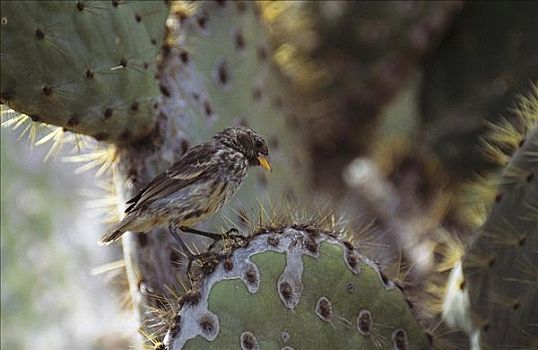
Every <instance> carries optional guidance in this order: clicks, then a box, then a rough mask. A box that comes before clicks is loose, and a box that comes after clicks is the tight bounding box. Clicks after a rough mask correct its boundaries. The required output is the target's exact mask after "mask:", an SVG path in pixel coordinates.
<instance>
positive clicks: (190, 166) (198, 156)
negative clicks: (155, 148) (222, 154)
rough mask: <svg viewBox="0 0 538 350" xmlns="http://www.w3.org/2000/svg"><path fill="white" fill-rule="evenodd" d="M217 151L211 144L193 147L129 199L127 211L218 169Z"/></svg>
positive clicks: (177, 189)
mask: <svg viewBox="0 0 538 350" xmlns="http://www.w3.org/2000/svg"><path fill="white" fill-rule="evenodd" d="M215 152H216V150H215V147H214V146H213V145H211V144H202V145H199V146H195V147H193V148H191V149H190V150H188V151H187V152H186V153H185V154H184V155H183V157H181V159H179V160H178V161H177V162H176V163H174V165H172V166H171V167H170V168H169V169H168V170H166V171H164V172H162V173H161V174H159V175H158V176H156V177H155V178H154V179H153V180H152V181H151V182H150V183H149V184H148V185H147V186H146V187H144V188H143V189H142V190H140V192H139V193H138V194H137V195H136V196H135V197H133V198H131V199H130V200H129V201H127V204H130V206H129V207H128V208H127V209H126V210H125V212H126V213H129V212H131V211H133V210H135V209H138V208H139V207H140V206H141V205H147V204H149V203H152V202H153V201H155V200H156V199H159V198H163V197H166V196H167V195H169V194H171V193H173V192H176V191H179V190H181V189H183V188H185V187H186V186H188V185H190V184H192V183H194V182H196V181H199V180H202V179H203V178H205V176H206V175H207V174H210V173H212V172H214V171H216V167H217V166H218V164H217V161H216V159H215V158H214V157H213V155H214V154H215Z"/></svg>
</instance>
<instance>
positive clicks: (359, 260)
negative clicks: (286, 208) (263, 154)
mask: <svg viewBox="0 0 538 350" xmlns="http://www.w3.org/2000/svg"><path fill="white" fill-rule="evenodd" d="M201 271H202V278H201V279H200V280H198V281H197V282H196V284H195V285H194V287H193V290H192V291H190V292H189V293H187V294H186V295H185V296H184V297H183V298H182V299H181V300H180V302H179V304H180V305H181V309H180V311H179V313H178V314H177V315H171V318H172V321H171V324H172V326H171V328H170V330H169V331H168V334H167V336H166V337H165V341H164V343H165V345H166V346H167V347H168V349H170V350H178V349H232V348H241V349H260V348H268V349H314V348H316V349H321V348H337V349H348V348H361V349H380V348H394V349H428V348H429V347H430V343H429V342H430V340H429V338H428V336H427V334H426V333H425V332H424V330H423V329H422V327H421V326H420V324H419V323H418V322H417V320H416V319H415V317H414V316H413V314H412V312H411V310H410V308H409V305H408V303H407V302H406V299H405V297H404V296H403V294H402V293H401V291H400V289H399V288H398V287H397V286H396V284H394V283H393V282H392V281H390V280H388V279H387V278H386V277H385V276H384V275H383V274H382V273H381V272H380V270H379V268H378V266H377V265H376V264H375V263H373V262H372V261H370V260H369V259H367V258H366V257H364V256H363V255H362V254H361V253H360V252H359V250H357V249H355V248H354V247H353V246H352V245H351V244H349V243H346V242H344V241H342V240H341V239H340V238H339V236H338V235H337V234H335V233H334V232H331V231H325V230H322V229H319V228H317V227H315V226H309V225H284V226H281V227H274V226H273V227H265V228H261V229H259V230H257V232H256V233H254V234H253V235H252V236H251V237H248V238H245V240H244V241H242V242H235V243H234V244H233V245H232V246H231V247H227V248H226V247H225V249H224V250H223V251H222V252H220V253H208V254H206V255H205V256H204V257H203V258H202V261H201Z"/></svg>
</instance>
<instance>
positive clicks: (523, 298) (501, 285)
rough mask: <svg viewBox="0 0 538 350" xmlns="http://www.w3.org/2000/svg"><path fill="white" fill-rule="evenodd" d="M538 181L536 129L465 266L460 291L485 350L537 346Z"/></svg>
mask: <svg viewBox="0 0 538 350" xmlns="http://www.w3.org/2000/svg"><path fill="white" fill-rule="evenodd" d="M537 106H538V105H537ZM537 119H538V118H537ZM537 178H538V127H536V126H535V127H534V129H533V130H532V129H531V131H530V132H529V133H528V134H527V137H526V138H524V139H523V140H521V142H520V148H519V149H518V150H517V151H516V153H515V154H514V155H513V157H512V159H511V160H510V162H509V164H508V165H507V166H506V168H505V169H504V172H503V176H502V179H501V185H500V187H499V189H498V194H497V196H496V203H495V206H494V207H493V209H492V211H491V213H490V215H489V217H488V219H487V221H486V222H485V224H484V225H483V226H482V228H481V229H480V231H479V234H478V236H477V238H476V240H475V241H474V242H473V244H472V245H471V247H470V249H469V251H468V252H466V254H465V257H464V260H463V273H464V277H465V279H464V281H463V282H462V283H461V284H460V288H462V289H464V290H466V291H467V292H468V295H469V300H470V306H471V319H472V321H473V324H474V326H475V328H476V329H477V330H478V331H479V333H480V343H481V344H482V346H483V347H484V348H488V349H489V348H491V349H508V348H509V349H531V348H533V349H535V348H536V347H537V346H538V337H537V328H536V326H537V325H538V278H537V276H538V273H537V266H538V254H537V247H538V179H537Z"/></svg>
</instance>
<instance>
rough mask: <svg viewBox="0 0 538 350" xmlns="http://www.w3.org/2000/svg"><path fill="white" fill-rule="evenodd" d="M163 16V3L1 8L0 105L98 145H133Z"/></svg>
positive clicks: (154, 85) (145, 122)
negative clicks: (63, 129) (87, 137)
mask: <svg viewBox="0 0 538 350" xmlns="http://www.w3.org/2000/svg"><path fill="white" fill-rule="evenodd" d="M168 13H169V6H168V5H166V4H165V2H164V1H158V2H153V1H148V2H123V1H106V2H104V1H103V2H90V1H6V2H2V23H1V26H0V28H1V33H2V43H1V52H2V65H1V68H2V69H1V75H2V82H1V101H2V103H4V104H6V105H8V106H9V107H10V108H12V109H14V110H16V111H18V112H21V113H24V114H26V115H29V116H30V117H31V118H32V119H33V120H34V121H40V122H44V123H47V124H53V125H58V126H61V127H64V128H65V129H67V130H72V131H75V132H77V133H81V134H86V135H91V136H93V137H95V138H96V139H97V140H107V141H110V142H114V143H127V142H132V141H134V140H137V139H140V138H141V137H143V136H145V135H146V134H148V132H149V131H150V130H151V129H152V127H153V125H154V122H155V111H156V109H157V108H158V103H159V95H160V92H159V85H158V81H157V80H156V79H155V74H156V72H157V61H156V59H157V55H158V53H159V52H160V49H161V45H162V42H163V40H164V37H165V21H166V18H167V17H168Z"/></svg>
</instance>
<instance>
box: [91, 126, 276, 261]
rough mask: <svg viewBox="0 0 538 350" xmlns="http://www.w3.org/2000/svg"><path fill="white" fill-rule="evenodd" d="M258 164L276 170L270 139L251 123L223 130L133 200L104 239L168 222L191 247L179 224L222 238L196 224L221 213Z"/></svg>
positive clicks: (110, 240)
mask: <svg viewBox="0 0 538 350" xmlns="http://www.w3.org/2000/svg"><path fill="white" fill-rule="evenodd" d="M252 166H260V167H262V168H263V169H265V170H268V171H271V163H270V161H269V151H268V148H267V143H266V142H265V140H264V139H263V138H262V137H261V136H260V135H259V134H257V133H256V132H255V131H254V130H252V129H250V128H248V127H245V126H233V127H229V128H226V129H224V130H222V131H220V132H219V133H217V134H216V135H215V136H213V137H212V138H211V139H209V140H208V141H206V142H204V143H202V144H199V145H197V146H194V147H192V148H190V149H188V150H187V151H186V152H185V153H184V154H183V155H182V156H181V158H180V159H179V160H178V161H177V162H175V163H174V164H173V165H172V166H170V168H168V169H167V170H166V171H164V172H162V173H160V174H159V175H157V176H156V177H155V178H154V179H153V180H151V181H150V182H149V183H148V184H147V185H146V186H145V187H144V188H142V189H141V190H140V191H139V192H138V194H137V195H136V196H134V197H133V198H131V199H130V200H128V201H127V202H126V204H127V205H128V207H127V209H126V210H125V214H126V215H125V217H124V218H123V220H121V222H119V223H118V224H116V225H114V226H113V227H112V228H110V229H109V230H108V231H107V232H106V233H105V234H104V235H103V236H102V237H101V238H100V240H99V243H100V244H101V245H109V244H111V243H113V242H115V241H117V240H118V239H119V238H120V237H121V236H122V235H123V234H124V233H125V232H127V231H130V232H137V233H141V232H142V233H143V232H147V231H149V230H150V229H152V228H154V227H159V226H165V225H168V229H169V232H170V233H171V234H172V236H173V237H174V238H175V239H176V240H178V242H179V243H180V244H181V246H182V248H183V249H184V250H186V251H187V252H188V249H187V247H186V245H185V244H184V243H183V241H182V240H181V238H180V237H179V234H178V229H179V230H181V231H184V232H190V233H196V234H201V235H204V236H207V237H211V238H213V239H216V240H218V239H220V237H222V235H218V234H215V233H209V232H204V231H199V230H195V229H193V228H192V227H193V226H195V225H197V224H199V223H201V222H203V221H204V220H206V219H207V218H209V217H210V216H211V215H213V214H214V213H216V212H217V211H218V210H219V209H220V208H221V207H222V205H223V204H225V203H226V202H228V201H229V200H230V199H231V198H232V197H233V196H234V195H235V194H236V193H237V192H238V190H239V188H240V187H241V184H242V183H243V181H244V180H245V178H246V176H247V171H248V169H249V167H252ZM230 231H237V230H236V229H231V230H230ZM230 231H228V232H230ZM191 255H192V254H191Z"/></svg>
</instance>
